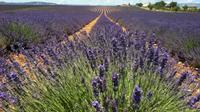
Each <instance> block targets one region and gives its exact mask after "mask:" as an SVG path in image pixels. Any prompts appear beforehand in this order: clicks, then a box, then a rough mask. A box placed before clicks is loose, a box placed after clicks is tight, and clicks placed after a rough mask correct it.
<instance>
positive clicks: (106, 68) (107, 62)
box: [104, 57, 109, 71]
mask: <svg viewBox="0 0 200 112" xmlns="http://www.w3.org/2000/svg"><path fill="white" fill-rule="evenodd" d="M104 63H105V70H106V71H108V69H109V60H108V58H107V57H106V58H105V59H104Z"/></svg>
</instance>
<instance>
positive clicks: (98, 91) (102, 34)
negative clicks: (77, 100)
mask: <svg viewBox="0 0 200 112" xmlns="http://www.w3.org/2000/svg"><path fill="white" fill-rule="evenodd" d="M81 36H85V37H88V38H87V39H85V40H81V38H82V37H79V36H75V39H74V41H69V38H68V36H67V35H63V38H64V40H62V41H61V42H60V41H59V40H57V39H56V38H50V39H48V40H47V41H46V42H45V43H43V44H39V45H38V46H34V45H32V46H31V48H30V49H24V48H23V46H21V47H20V49H19V50H18V51H17V52H16V54H20V55H23V56H25V58H26V64H25V66H24V67H22V66H20V63H18V62H16V60H13V58H12V57H2V58H1V59H0V62H1V65H0V74H1V86H0V91H1V93H0V99H1V106H2V107H3V108H6V107H8V105H10V104H11V105H13V104H14V105H20V101H18V98H17V97H16V96H15V93H18V94H21V95H23V93H24V92H25V90H24V88H23V87H24V85H28V84H31V81H30V80H34V78H31V76H36V77H39V76H40V75H43V76H45V77H46V79H48V80H49V81H50V82H56V81H57V71H58V70H59V69H62V68H64V67H65V66H66V65H68V66H70V65H71V64H72V63H73V62H75V61H77V59H80V58H84V59H86V61H87V62H88V63H89V65H90V67H91V68H92V69H93V70H94V71H95V73H96V74H95V77H94V78H93V80H92V81H91V88H90V89H92V91H93V95H94V98H95V99H94V101H93V102H91V105H92V106H93V107H94V109H95V110H96V111H97V112H99V111H106V110H107V109H108V108H110V107H111V108H112V110H113V111H114V112H117V111H118V108H119V105H118V104H119V102H118V100H119V99H118V98H117V97H116V96H115V97H112V96H109V92H110V91H109V90H108V89H107V88H108V85H109V83H110V82H111V85H112V86H113V87H112V88H113V92H114V94H115V93H117V91H118V90H119V88H120V86H121V85H123V84H122V83H123V78H124V77H126V76H125V75H126V73H125V69H126V68H131V70H132V71H133V73H136V72H142V73H145V72H148V71H151V72H155V73H156V74H157V75H159V77H160V78H162V79H165V80H166V82H167V81H170V82H171V83H172V82H177V83H175V84H174V85H173V86H177V87H179V88H181V90H182V91H185V90H187V89H188V88H189V87H188V85H189V84H188V85H184V83H185V82H188V83H190V84H191V83H192V84H194V85H197V86H199V85H198V84H199V83H198V82H195V80H194V79H198V78H199V76H196V77H192V74H189V73H182V75H181V77H178V78H175V77H174V73H175V72H176V71H175V70H174V68H173V67H174V64H176V63H177V62H176V61H175V60H172V58H171V56H170V54H169V53H168V51H167V50H166V49H165V48H164V47H162V46H161V44H160V41H159V40H157V39H156V35H155V33H152V34H151V35H150V36H148V34H147V33H145V32H143V31H135V32H123V31H122V29H121V27H120V26H117V25H116V24H114V23H112V22H110V21H109V20H108V19H107V18H106V17H105V16H104V15H102V17H101V18H100V20H99V21H98V22H97V24H96V25H95V27H94V28H93V31H92V32H91V33H90V34H89V36H88V35H84V33H83V34H82V35H81ZM111 65H115V66H116V67H117V68H120V70H119V71H113V73H112V75H111V76H109V75H107V74H108V70H110V69H112V68H111V67H112V66H111ZM27 68H28V70H30V71H29V72H27V71H26V70H27ZM74 72H76V71H74ZM192 78H193V79H192ZM109 79H110V80H109ZM189 81H190V82H189ZM82 82H83V84H84V82H85V79H84V77H82ZM143 89H144V88H140V85H136V86H135V87H134V89H133V92H132V94H131V101H130V108H134V109H137V108H138V109H139V107H140V102H141V101H142V97H145V98H149V99H151V97H153V93H151V91H149V92H148V94H147V95H145V96H144V94H142V90H143ZM193 89H196V88H193ZM104 93H107V94H106V95H107V97H104ZM186 93H187V94H188V95H186V96H185V99H186V100H187V102H188V104H189V105H190V106H191V107H192V108H199V107H196V105H195V104H197V103H198V102H199V101H200V98H199V95H196V96H192V95H191V93H190V92H189V91H187V92H186ZM101 96H102V97H104V100H103V101H100V99H99V98H100V97H101ZM125 96H126V93H124V94H122V99H123V98H124V99H125ZM121 101H123V100H121ZM122 104H123V102H122ZM107 106H108V107H107ZM127 110H129V108H127ZM123 111H126V109H125V110H123Z"/></svg>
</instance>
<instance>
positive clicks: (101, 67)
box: [99, 64, 106, 77]
mask: <svg viewBox="0 0 200 112" xmlns="http://www.w3.org/2000/svg"><path fill="white" fill-rule="evenodd" d="M105 72H106V71H105V66H104V65H103V64H102V65H100V66H99V76H100V77H104V76H105Z"/></svg>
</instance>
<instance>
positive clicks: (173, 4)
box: [169, 2, 177, 8]
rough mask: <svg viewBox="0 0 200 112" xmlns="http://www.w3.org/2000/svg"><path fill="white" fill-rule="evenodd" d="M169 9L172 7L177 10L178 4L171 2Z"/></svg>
mask: <svg viewBox="0 0 200 112" xmlns="http://www.w3.org/2000/svg"><path fill="white" fill-rule="evenodd" d="M169 7H170V8H175V7H177V2H170V3H169Z"/></svg>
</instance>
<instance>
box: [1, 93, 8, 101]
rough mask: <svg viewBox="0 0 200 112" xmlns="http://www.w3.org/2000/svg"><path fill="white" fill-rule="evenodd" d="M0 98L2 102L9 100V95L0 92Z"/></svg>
mask: <svg viewBox="0 0 200 112" xmlns="http://www.w3.org/2000/svg"><path fill="white" fill-rule="evenodd" d="M0 98H1V99H3V100H8V99H9V94H8V93H6V92H0Z"/></svg>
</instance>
